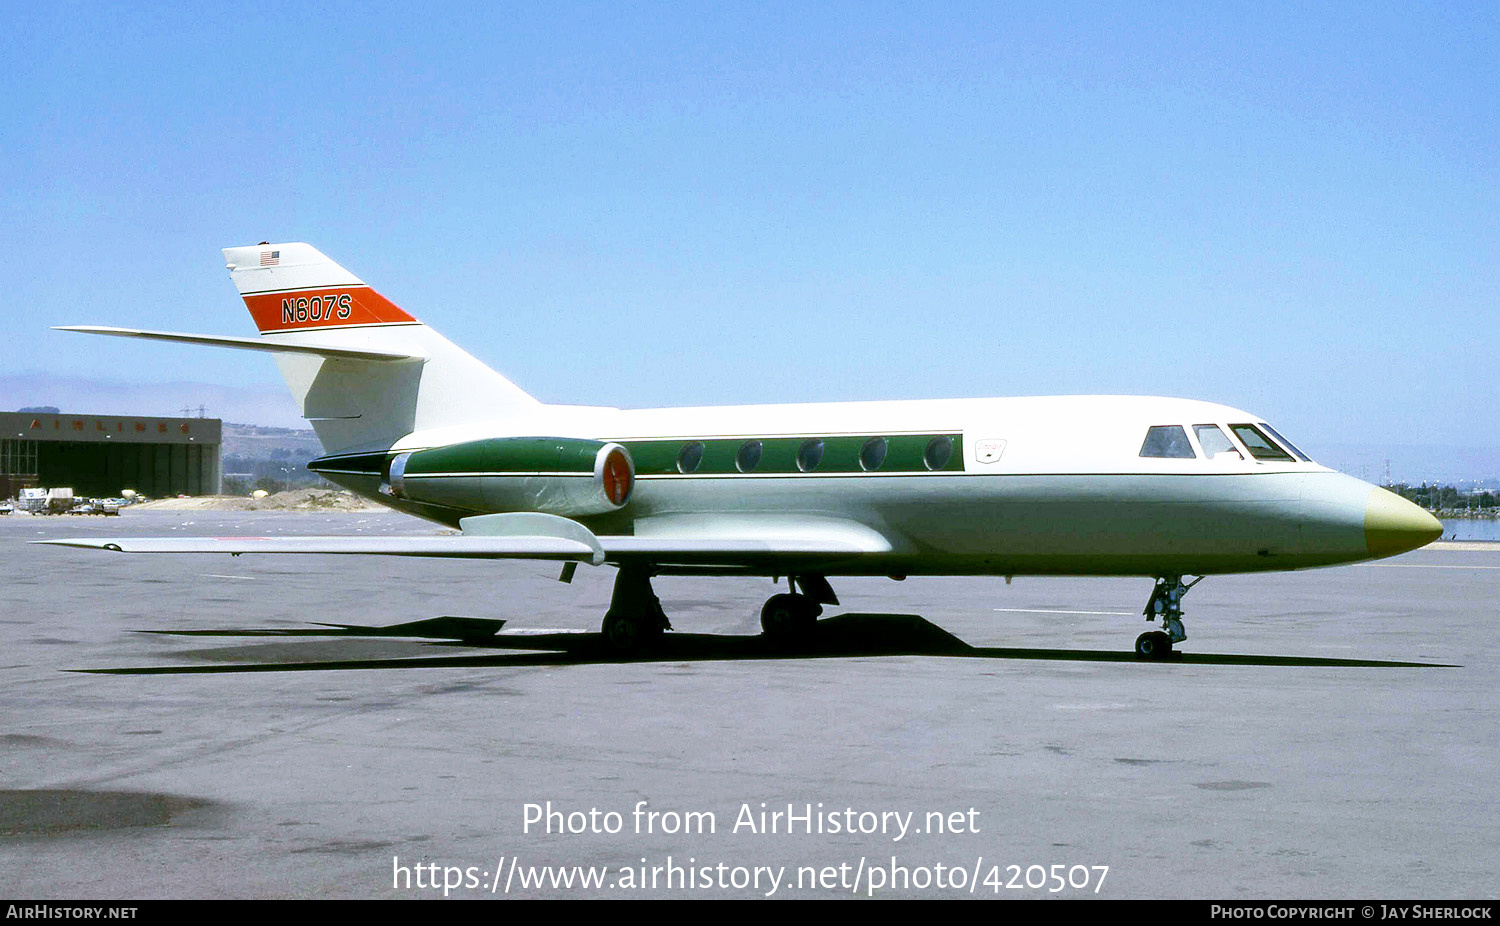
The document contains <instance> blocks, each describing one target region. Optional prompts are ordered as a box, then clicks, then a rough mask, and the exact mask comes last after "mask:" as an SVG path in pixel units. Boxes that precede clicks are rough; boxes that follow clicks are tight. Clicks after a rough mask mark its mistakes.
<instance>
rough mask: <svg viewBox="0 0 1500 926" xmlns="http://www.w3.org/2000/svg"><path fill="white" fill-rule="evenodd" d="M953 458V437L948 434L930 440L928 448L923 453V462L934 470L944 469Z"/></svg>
mask: <svg viewBox="0 0 1500 926" xmlns="http://www.w3.org/2000/svg"><path fill="white" fill-rule="evenodd" d="M951 459H953V438H951V437H948V436H947V435H946V434H945V435H943V436H941V437H934V438H933V439H932V440H930V441H928V442H927V449H926V450H925V451H923V453H922V462H923V463H925V464H927V468H928V469H932V470H937V469H942V468H943V467H945V466H947V465H948V461H949V460H951Z"/></svg>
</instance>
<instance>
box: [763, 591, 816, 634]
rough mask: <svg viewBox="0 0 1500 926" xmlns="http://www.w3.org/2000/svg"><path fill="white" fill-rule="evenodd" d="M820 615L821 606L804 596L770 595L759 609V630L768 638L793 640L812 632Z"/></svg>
mask: <svg viewBox="0 0 1500 926" xmlns="http://www.w3.org/2000/svg"><path fill="white" fill-rule="evenodd" d="M821 613H823V607H822V605H819V604H817V603H815V602H812V601H809V600H808V599H807V597H806V596H803V595H792V594H787V593H782V594H780V595H772V596H771V597H770V598H768V599H766V603H765V604H764V605H763V606H762V607H761V609H760V630H761V633H764V634H765V635H766V636H768V637H775V638H776V639H779V640H788V639H793V638H796V637H799V636H802V635H803V634H805V633H807V632H808V631H810V630H812V628H813V625H814V624H816V623H817V621H818V615H819V614H821Z"/></svg>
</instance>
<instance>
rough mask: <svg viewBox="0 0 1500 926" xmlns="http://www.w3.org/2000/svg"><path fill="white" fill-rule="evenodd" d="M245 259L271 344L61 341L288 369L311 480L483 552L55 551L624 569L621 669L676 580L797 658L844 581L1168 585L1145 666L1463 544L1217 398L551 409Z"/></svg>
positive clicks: (275, 249) (1154, 609) (305, 268)
mask: <svg viewBox="0 0 1500 926" xmlns="http://www.w3.org/2000/svg"><path fill="white" fill-rule="evenodd" d="M224 256H225V258H226V260H227V263H228V269H229V272H230V277H231V279H232V280H233V281H234V283H235V285H236V286H237V287H238V289H239V292H240V294H241V296H243V297H244V300H245V304H246V305H247V306H248V307H249V309H250V314H251V316H252V318H254V320H255V323H256V325H257V327H258V328H259V329H260V333H261V336H260V337H259V338H240V337H228V336H221V335H200V334H181V333H175V332H162V331H142V330H137V329H125V328H101V327H68V328H65V329H63V330H67V331H82V332H88V333H93V334H107V335H116V336H121V337H132V338H149V339H156V340H163V341H180V342H186V343H192V344H208V345H214V346H219V347H230V348H238V349H247V350H259V351H267V352H270V353H271V354H273V355H274V356H275V358H276V361H277V363H278V364H279V365H280V367H281V371H282V374H283V375H284V376H285V378H286V381H287V383H288V384H289V385H290V386H291V389H292V391H293V392H294V393H295V395H296V397H297V400H298V401H299V402H300V404H301V408H302V414H303V415H304V416H306V417H307V418H308V420H310V421H311V422H312V426H313V428H314V429H315V430H316V431H317V434H318V438H319V439H320V440H321V441H322V444H323V447H324V449H325V455H324V456H322V457H321V458H319V459H317V460H315V461H313V462H312V463H310V464H309V468H310V469H312V470H313V471H315V472H318V473H320V474H322V475H323V476H325V477H326V478H328V479H329V480H331V481H333V482H335V483H338V484H340V485H343V486H346V487H347V488H349V489H352V490H353V491H355V492H357V493H359V494H361V495H364V496H366V497H369V498H371V499H374V500H376V501H379V502H381V503H382V504H385V505H388V506H390V507H392V508H395V509H399V510H401V511H405V512H409V513H411V514H414V515H417V516H420V517H423V518H427V519H429V520H432V521H436V522H439V523H442V524H447V525H451V526H454V527H457V528H459V529H460V531H461V533H460V534H458V535H449V536H411V537H346V536H340V537H246V538H160V539H151V538H119V539H107V540H95V539H79V540H56V541H48V542H49V543H59V544H65V545H70V546H80V547H97V548H103V549H106V550H115V551H123V552H127V553H202V552H221V553H233V554H241V553H324V554H328V553H345V554H352V553H361V554H386V555H397V556H447V557H470V558H494V559H510V558H515V559H538V560H558V561H562V562H563V564H564V565H563V567H562V578H563V580H564V581H570V580H571V579H572V576H573V572H574V570H575V569H576V567H577V564H578V563H580V562H582V563H587V564H592V565H594V566H600V565H604V564H609V565H612V566H615V567H616V568H617V569H618V574H617V576H616V579H615V585H614V593H613V597H612V599H611V601H610V606H609V610H608V612H607V613H606V615H605V617H604V624H603V631H604V635H605V637H606V639H607V640H608V641H609V643H610V644H611V645H612V646H614V647H616V648H617V649H619V650H620V651H623V652H630V651H636V650H640V649H642V648H649V646H650V645H651V644H652V642H653V641H654V640H656V639H657V638H659V636H660V634H661V633H662V632H663V631H665V630H668V629H670V624H669V622H668V620H667V616H666V614H664V613H663V611H662V608H661V603H660V601H659V600H658V599H657V597H656V595H655V593H654V592H653V590H652V587H651V581H652V578H653V577H654V576H658V575H757V576H768V577H772V578H773V579H779V578H780V577H786V578H787V580H788V585H789V587H790V590H789V591H788V592H784V593H780V594H776V595H773V596H772V597H771V598H770V599H769V600H768V601H767V602H766V603H765V606H764V607H763V608H762V610H761V626H762V628H763V629H764V631H765V633H766V634H768V635H773V636H779V637H785V638H795V637H797V636H798V635H801V634H805V633H807V632H809V631H810V630H811V628H812V627H813V626H814V625H815V622H816V620H817V618H818V616H819V615H820V614H821V613H822V610H823V606H824V605H836V604H838V598H837V597H836V595H835V594H834V591H833V589H832V587H831V586H830V584H829V582H828V579H829V577H830V576H856V575H858V576H890V577H891V578H893V579H902V578H905V577H906V576H909V575H997V576H1007V577H1008V576H1016V575H1072V576H1083V575H1089V576H1105V575H1107V576H1150V577H1154V578H1155V579H1156V585H1155V588H1154V590H1153V591H1152V593H1151V597H1150V600H1149V602H1148V604H1147V606H1146V608H1145V611H1144V613H1145V616H1146V619H1147V620H1155V619H1157V618H1160V619H1161V622H1162V623H1161V625H1160V626H1161V627H1162V629H1161V630H1154V631H1148V632H1146V633H1144V634H1142V635H1141V636H1140V638H1139V639H1138V640H1137V641H1136V652H1137V653H1138V654H1139V655H1140V656H1142V657H1144V658H1164V657H1166V656H1168V655H1170V654H1171V653H1172V651H1173V650H1172V648H1173V645H1174V644H1176V643H1180V642H1181V641H1183V640H1184V639H1186V633H1185V632H1184V630H1183V612H1182V597H1183V595H1184V594H1185V593H1186V592H1187V591H1188V589H1190V588H1192V587H1193V585H1195V584H1196V583H1197V582H1198V581H1200V580H1201V579H1202V577H1204V576H1208V575H1216V574H1224V573H1245V572H1261V571H1278V570H1292V569H1304V568H1308V567H1314V566H1330V565H1334V564H1338V563H1352V562H1357V561H1360V560H1368V559H1375V558H1378V557H1384V556H1391V555H1394V554H1397V553H1401V552H1404V551H1407V550H1412V549H1415V548H1417V547H1420V546H1422V545H1423V544H1426V543H1428V542H1430V541H1432V540H1435V539H1436V538H1438V537H1439V536H1440V535H1441V533H1442V527H1441V524H1440V523H1439V522H1438V521H1437V520H1436V519H1434V518H1433V517H1432V516H1431V515H1430V514H1428V513H1427V512H1425V511H1423V510H1422V509H1421V508H1419V507H1417V506H1416V505H1413V504H1411V503H1410V502H1408V501H1406V500H1405V499H1402V498H1400V497H1399V496H1397V495H1394V494H1392V493H1390V492H1387V491H1385V490H1384V489H1380V488H1377V487H1375V486H1373V485H1370V484H1368V483H1365V482H1361V481H1360V480H1358V479H1354V478H1351V477H1349V476H1346V475H1343V474H1341V473H1337V472H1334V471H1332V470H1329V469H1328V468H1326V467H1323V466H1320V465H1318V464H1317V463H1314V462H1313V461H1312V460H1310V459H1309V458H1308V457H1307V456H1306V454H1304V453H1302V451H1300V450H1298V449H1297V447H1295V446H1294V445H1293V444H1292V443H1291V442H1290V441H1288V440H1287V439H1286V438H1284V437H1283V436H1282V435H1281V434H1279V433H1277V431H1276V430H1275V429H1273V428H1272V427H1271V426H1270V425H1269V424H1267V423H1266V422H1264V421H1262V420H1261V419H1260V417H1259V416H1257V415H1252V414H1250V413H1249V412H1243V411H1240V410H1238V409H1234V408H1229V407H1226V406H1223V405H1214V404H1210V403H1207V402H1196V401H1188V400H1183V399H1167V398H1153V397H1145V396H1047V397H1035V398H1001V399H952V400H936V401H902V402H847V403H843V402H841V403H827V404H811V405H751V406H732V407H715V408H664V409H617V408H598V407H585V406H571V405H544V404H542V403H541V402H538V401H537V400H536V399H534V398H532V397H531V396H529V395H527V394H526V393H525V392H523V391H522V390H521V389H519V388H517V387H516V386H515V385H514V384H513V383H511V382H510V381H509V380H507V379H505V378H504V377H503V376H501V375H500V374H498V373H496V372H495V371H494V370H491V369H490V368H489V367H487V366H485V365H484V364H483V363H481V362H480V361H478V360H476V359H475V358H474V357H472V356H470V355H469V354H467V353H465V352H464V351H463V350H461V349H459V348H458V347H457V346H455V345H454V344H453V343H452V342H450V341H448V340H447V339H445V338H443V337H442V336H441V335H439V334H438V333H437V332H436V331H433V330H432V329H431V328H429V327H427V326H426V325H424V324H422V323H421V322H419V321H418V320H417V319H415V318H413V317H412V316H410V315H408V314H407V313H405V312H403V311H402V310H401V309H399V308H397V307H396V306H395V305H393V304H392V303H391V302H390V301H388V300H386V299H384V298H383V297H381V296H380V295H379V294H378V293H376V292H375V291H374V290H373V289H371V288H370V287H369V286H367V285H365V284H364V283H363V282H362V281H361V280H360V279H358V278H357V277H355V276H354V275H353V274H351V273H350V272H349V271H347V270H345V269H344V268H343V267H340V266H339V265H338V264H336V263H334V262H333V261H331V260H329V259H328V258H327V257H325V256H324V255H323V254H322V253H320V252H319V251H318V250H316V249H315V248H313V247H311V246H309V245H307V244H264V243H263V244H260V245H256V246H252V247H239V248H229V249H227V250H225V251H224ZM1193 577H1196V578H1193ZM1185 579H1191V580H1190V581H1185Z"/></svg>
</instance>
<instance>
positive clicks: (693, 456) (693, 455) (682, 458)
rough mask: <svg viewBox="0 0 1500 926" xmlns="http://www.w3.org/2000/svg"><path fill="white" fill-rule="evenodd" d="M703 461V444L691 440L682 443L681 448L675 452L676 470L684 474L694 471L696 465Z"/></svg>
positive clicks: (696, 468) (696, 469)
mask: <svg viewBox="0 0 1500 926" xmlns="http://www.w3.org/2000/svg"><path fill="white" fill-rule="evenodd" d="M702 463H703V444H702V443H700V442H698V441H693V442H692V443H690V444H683V445H682V450H681V451H680V452H679V453H678V454H677V471H678V472H679V473H682V474H683V475H684V476H686V475H688V474H690V473H696V472H697V471H698V467H699V466H701V465H702Z"/></svg>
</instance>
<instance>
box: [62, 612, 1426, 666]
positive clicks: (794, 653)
mask: <svg viewBox="0 0 1500 926" xmlns="http://www.w3.org/2000/svg"><path fill="white" fill-rule="evenodd" d="M504 624H505V621H502V620H484V619H480V618H468V617H437V618H432V619H430V620H423V621H412V622H409V623H404V624H395V625H391V626H386V627H365V626H360V625H356V624H319V625H315V626H314V627H310V628H307V629H295V630H291V629H253V628H248V629H237V630H235V629H231V630H146V631H141V632H142V633H152V634H164V635H168V636H188V637H240V638H244V637H278V638H285V637H318V638H322V639H325V640H326V639H328V638H337V637H356V638H360V639H362V640H369V639H371V638H381V637H383V638H397V639H407V640H429V641H432V643H431V645H433V646H441V647H462V648H464V649H465V650H468V651H470V652H472V651H473V650H475V649H486V650H505V651H506V652H503V653H500V652H490V653H483V654H477V655H470V654H466V655H462V656H422V657H406V658H393V659H346V660H326V661H319V662H303V661H297V662H270V663H267V662H256V663H230V664H223V663H216V664H213V665H192V666H141V667H127V668H113V669H77V670H74V671H79V672H89V673H96V674H107V675H195V674H221V673H234V672H307V671H333V670H341V669H422V668H427V669H431V668H476V667H517V666H567V665H593V664H600V663H629V662H694V661H701V662H708V661H725V660H748V659H832V658H849V657H857V656H927V657H959V658H963V659H1012V660H1051V661H1063V662H1132V663H1133V662H1141V661H1142V660H1140V659H1139V658H1138V657H1137V656H1136V655H1135V654H1134V653H1133V652H1117V651H1112V650H1110V651H1102V650H1064V649H1018V648H1011V647H979V646H970V645H969V644H968V643H965V642H964V641H963V640H960V639H959V638H958V637H955V636H954V635H953V634H951V633H949V632H948V631H946V630H943V629H942V628H941V627H938V626H937V625H935V624H933V623H931V622H930V621H928V620H927V619H926V618H924V617H922V616H920V615H917V614H840V615H838V616H836V617H830V618H826V619H824V620H821V621H818V623H817V625H816V626H815V627H814V628H813V630H812V631H811V632H809V633H808V634H806V635H805V636H804V637H802V638H799V639H796V640H790V641H788V640H774V639H770V638H767V637H764V636H760V635H756V636H743V635H726V634H704V633H669V634H667V635H666V636H665V637H664V638H663V639H662V640H661V641H660V643H658V644H656V645H655V646H654V647H652V649H651V650H650V651H649V652H645V653H641V654H639V655H631V656H622V655H619V654H617V653H614V652H611V651H610V649H609V648H608V646H607V645H606V644H605V641H604V637H603V635H602V634H599V633H578V632H562V633H545V632H543V633H536V632H528V633H501V632H500V631H501V627H502V625H504ZM518 650H519V651H521V652H516V651H518ZM1143 664H1147V665H1224V666H1305V667H1340V668H1454V667H1453V666H1443V665H1440V664H1437V663H1421V662H1392V661H1386V660H1366V659H1325V658H1318V657H1306V656H1249V655H1229V654H1210V653H1177V654H1173V656H1172V658H1171V659H1169V660H1166V661H1163V662H1154V663H1143Z"/></svg>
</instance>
